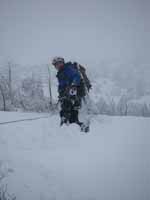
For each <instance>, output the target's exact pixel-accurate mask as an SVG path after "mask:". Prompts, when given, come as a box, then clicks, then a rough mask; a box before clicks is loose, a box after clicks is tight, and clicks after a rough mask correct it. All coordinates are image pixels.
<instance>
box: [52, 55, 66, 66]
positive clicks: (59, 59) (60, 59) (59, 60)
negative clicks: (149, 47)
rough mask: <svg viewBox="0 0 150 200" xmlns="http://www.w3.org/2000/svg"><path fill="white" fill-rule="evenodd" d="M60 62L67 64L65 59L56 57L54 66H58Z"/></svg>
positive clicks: (53, 61)
mask: <svg viewBox="0 0 150 200" xmlns="http://www.w3.org/2000/svg"><path fill="white" fill-rule="evenodd" d="M58 62H63V63H64V62H65V60H64V58H62V57H54V58H53V60H52V64H53V65H56V64H57V63H58Z"/></svg>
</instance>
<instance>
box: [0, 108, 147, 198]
mask: <svg viewBox="0 0 150 200" xmlns="http://www.w3.org/2000/svg"><path fill="white" fill-rule="evenodd" d="M31 116H32V117H36V116H37V114H27V113H26V114H23V113H7V112H5V113H4V112H0V122H2V121H8V120H11V119H12V120H14V119H20V118H28V117H29V118H30V117H31ZM38 116H39V115H38ZM40 116H43V115H42V114H40ZM44 116H45V115H44ZM149 153H150V118H136V117H108V116H100V115H99V116H94V117H92V122H91V131H90V133H88V134H85V133H81V132H80V130H79V127H78V126H76V125H70V126H68V127H67V126H64V127H61V128H60V127H59V117H58V115H53V116H49V118H47V119H39V120H36V121H26V122H19V123H14V124H7V125H1V126H0V177H5V178H3V179H2V181H1V184H8V191H9V192H10V193H11V194H12V193H14V194H15V195H16V197H17V200H33V199H36V200H38V199H39V200H54V199H55V200H149V199H150V191H149V188H150V156H149Z"/></svg>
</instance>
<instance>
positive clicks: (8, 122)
mask: <svg viewBox="0 0 150 200" xmlns="http://www.w3.org/2000/svg"><path fill="white" fill-rule="evenodd" d="M42 118H49V116H43V117H35V118H28V119H18V120H13V121H7V122H0V125H5V124H12V123H17V122H23V121H33V120H38V119H42Z"/></svg>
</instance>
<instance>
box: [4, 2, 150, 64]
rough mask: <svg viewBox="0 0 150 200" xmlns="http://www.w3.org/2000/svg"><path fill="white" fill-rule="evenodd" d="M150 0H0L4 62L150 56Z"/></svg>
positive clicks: (95, 59) (45, 61) (88, 60)
mask: <svg viewBox="0 0 150 200" xmlns="http://www.w3.org/2000/svg"><path fill="white" fill-rule="evenodd" d="M149 11H150V1H149V0H0V61H4V60H7V59H13V60H14V61H15V62H16V63H20V64H38V63H39V64H41V63H47V62H48V61H49V59H50V58H51V57H53V56H57V55H59V56H64V57H65V58H66V59H67V60H68V59H73V60H77V61H82V62H86V63H88V62H91V63H93V64H94V63H95V61H98V60H101V59H123V60H126V59H129V58H138V59H147V60H148V59H149V52H150V22H149V19H150V14H149V13H150V12H149Z"/></svg>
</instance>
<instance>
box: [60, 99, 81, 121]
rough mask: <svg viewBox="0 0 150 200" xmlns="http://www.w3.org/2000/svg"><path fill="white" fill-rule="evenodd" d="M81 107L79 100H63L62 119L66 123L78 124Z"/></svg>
mask: <svg viewBox="0 0 150 200" xmlns="http://www.w3.org/2000/svg"><path fill="white" fill-rule="evenodd" d="M80 106H81V100H80V99H79V98H75V99H74V98H67V97H66V98H63V99H62V100H61V111H60V117H61V118H64V119H65V122H69V123H78V122H79V119H78V113H79V108H80Z"/></svg>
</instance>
